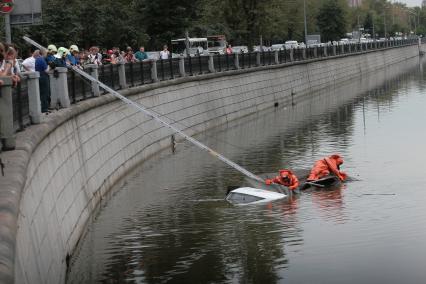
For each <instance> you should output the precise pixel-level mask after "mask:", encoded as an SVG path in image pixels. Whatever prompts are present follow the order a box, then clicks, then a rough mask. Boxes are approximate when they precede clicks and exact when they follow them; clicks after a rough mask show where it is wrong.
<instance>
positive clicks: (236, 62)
mask: <svg viewBox="0 0 426 284" xmlns="http://www.w3.org/2000/svg"><path fill="white" fill-rule="evenodd" d="M239 55H240V54H239V53H238V52H237V53H234V67H235V69H237V70H238V69H240V59H239Z"/></svg>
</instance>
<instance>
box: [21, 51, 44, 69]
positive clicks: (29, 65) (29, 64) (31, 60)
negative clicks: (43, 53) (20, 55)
mask: <svg viewBox="0 0 426 284" xmlns="http://www.w3.org/2000/svg"><path fill="white" fill-rule="evenodd" d="M39 56H40V50H38V49H36V50H35V51H34V52H33V54H32V56H30V57H28V58H27V59H25V60H24V61H22V66H24V69H25V71H28V72H35V61H36V58H37V57H39Z"/></svg>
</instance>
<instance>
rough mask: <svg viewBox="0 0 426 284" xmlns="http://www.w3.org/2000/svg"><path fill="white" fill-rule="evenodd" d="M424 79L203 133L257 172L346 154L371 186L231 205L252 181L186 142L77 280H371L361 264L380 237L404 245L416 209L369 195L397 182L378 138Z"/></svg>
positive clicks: (379, 82) (413, 66)
mask: <svg viewBox="0 0 426 284" xmlns="http://www.w3.org/2000/svg"><path fill="white" fill-rule="evenodd" d="M423 77H424V74H423V73H422V72H420V73H419V67H418V61H417V62H416V60H415V59H413V60H411V61H407V62H406V64H401V66H394V67H393V68H388V69H386V70H384V71H377V72H375V73H374V74H368V75H367V76H363V77H362V78H360V79H355V80H353V81H348V82H346V84H344V85H342V86H335V87H333V88H327V89H324V90H322V91H320V92H317V93H313V94H311V96H309V97H301V96H298V95H297V94H296V95H295V96H294V98H293V102H294V104H293V105H291V106H288V107H285V108H278V109H276V110H273V111H270V112H266V113H262V114H259V115H254V116H250V117H247V118H244V119H242V120H239V121H236V122H232V123H230V124H229V125H227V126H224V127H221V128H218V129H215V130H213V131H211V132H209V133H205V134H202V135H199V136H198V138H199V139H200V140H201V141H203V142H205V143H206V144H207V145H209V146H211V147H212V148H214V149H217V150H218V151H219V152H221V153H223V154H224V155H225V156H227V157H229V158H230V159H232V160H234V161H235V162H237V163H238V164H241V165H243V166H244V167H246V168H247V169H248V170H250V171H253V172H255V173H267V172H276V171H277V170H278V169H280V168H286V167H289V168H295V169H296V168H302V169H303V168H304V169H307V168H309V167H311V166H312V164H313V162H314V161H315V160H317V159H319V158H321V157H323V156H326V155H329V154H332V153H334V152H340V153H341V154H342V155H343V156H344V157H345V168H344V170H345V171H346V172H348V173H350V174H351V175H353V176H354V177H358V178H359V177H361V176H362V178H360V179H359V180H358V181H356V182H353V183H348V184H346V186H345V187H341V188H338V189H335V190H333V191H324V190H320V191H316V190H311V191H307V192H304V193H303V194H301V195H299V196H292V197H291V198H287V199H284V200H279V201H276V202H272V203H268V204H264V205H260V206H232V205H230V204H228V203H226V202H225V201H224V200H223V198H224V195H225V191H226V188H227V186H228V185H238V184H241V183H243V182H244V177H242V176H241V175H240V174H238V173H236V172H235V171H233V170H230V169H229V168H227V167H224V165H223V164H222V163H221V162H220V161H216V160H213V159H212V158H211V157H209V156H208V155H206V154H205V153H203V152H201V151H199V150H198V149H196V148H194V147H192V146H190V145H188V144H186V143H183V144H179V145H178V146H177V152H176V153H175V154H173V155H172V154H171V153H169V152H163V153H161V155H159V156H157V157H154V158H153V159H151V160H150V161H148V162H146V163H144V164H143V165H141V166H140V167H139V168H138V169H137V170H135V171H134V172H133V173H131V174H130V175H129V176H128V177H127V178H126V179H125V181H126V183H125V184H124V185H122V186H120V187H119V189H120V190H119V191H117V193H116V194H115V195H114V196H113V197H112V198H111V200H110V201H109V202H108V203H107V205H106V206H105V207H104V208H103V209H102V210H101V213H100V214H99V216H98V217H97V220H95V221H94V223H93V224H92V225H91V226H90V228H89V232H88V234H87V235H86V237H85V238H84V240H83V242H82V245H81V247H80V248H79V250H78V252H77V253H76V255H75V257H74V258H73V265H72V268H71V271H70V273H69V275H68V277H69V279H68V283H96V282H97V283H123V282H129V283H207V282H209V283H277V282H289V283H317V282H318V281H317V280H318V279H322V280H324V283H355V279H356V278H353V279H354V280H353V281H352V280H351V279H352V278H351V277H349V274H348V272H347V271H360V272H361V273H364V275H369V276H371V277H373V276H374V275H373V276H372V275H371V274H368V273H365V272H366V271H367V270H366V269H367V268H366V267H365V265H360V264H359V263H361V262H362V260H363V259H365V257H366V255H367V252H366V251H365V249H363V247H368V246H371V247H373V249H372V248H371V247H370V250H371V251H376V252H377V253H379V252H378V250H379V249H380V250H382V247H381V246H382V244H381V243H380V238H383V237H384V236H387V234H388V233H389V232H392V233H393V236H392V237H393V238H395V236H396V235H398V233H395V230H396V229H395V228H394V227H395V226H397V227H398V228H399V227H401V226H402V227H404V226H406V225H402V222H401V220H399V219H398V218H394V217H395V216H394V211H393V209H394V208H396V207H398V208H400V206H409V205H410V204H411V203H410V202H409V200H408V199H407V200H405V201H404V200H401V198H400V197H399V196H398V197H399V198H398V199H397V200H395V199H396V198H395V199H390V198H394V196H380V195H377V196H375V198H369V199H366V198H365V196H364V197H362V196H363V195H362V194H363V193H365V194H368V193H372V192H374V190H379V191H380V192H391V193H392V192H393V191H396V190H394V187H397V186H396V183H395V181H394V180H392V177H390V178H389V176H387V179H386V180H387V181H389V182H390V181H392V182H390V185H388V184H386V183H383V181H382V180H384V179H382V180H379V179H377V178H376V177H375V176H377V175H382V176H386V175H387V174H388V172H387V169H386V165H385V164H384V163H383V162H382V161H383V160H384V159H386V158H384V157H387V153H388V152H385V153H381V154H380V155H379V154H372V153H371V151H373V150H374V151H375V152H380V151H381V150H384V149H389V146H386V145H384V144H383V145H382V146H381V145H376V144H377V143H374V142H372V141H375V140H374V139H376V140H378V139H379V138H380V137H382V136H384V135H385V134H383V133H381V132H380V131H381V130H380V129H381V128H387V131H389V129H392V125H389V126H388V125H387V124H386V125H384V124H383V123H385V122H386V121H387V119H388V117H389V116H392V117H393V116H396V117H398V116H399V115H400V114H399V113H398V112H397V111H396V110H397V109H398V108H400V107H401V105H402V104H403V103H404V100H405V99H407V98H409V97H410V96H412V91H411V90H412V88H413V86H415V87H416V88H417V87H418V88H419V89H420V90H422V89H424V87H425V84H424V83H419V82H423ZM417 125H418V124H417ZM385 126H386V127H385ZM386 133H389V132H386ZM376 134H377V135H376ZM386 135H387V134H386ZM398 142H399V140H398ZM370 145H374V148H372V147H373V146H370ZM415 146H416V147H418V146H417V145H415ZM370 148H371V149H372V150H370ZM394 159H396V158H394ZM379 161H380V163H379V164H377V163H378V162H379ZM398 161H400V160H398ZM392 162H393V161H392ZM378 167H380V172H375V169H377V168H378ZM373 172H375V173H374V175H373V174H372V173H373ZM412 175H413V176H414V177H417V178H418V176H419V175H418V172H417V175H415V174H414V173H413V174H412ZM367 180H368V182H367ZM421 180H422V179H421ZM417 181H418V180H417ZM372 184H374V188H373V186H372ZM382 188H383V189H382ZM383 198H388V199H387V200H386V201H384V199H383ZM418 199H419V200H423V199H425V201H426V198H424V196H418ZM384 202H386V204H387V206H388V207H386V206H383V205H382V204H384ZM407 204H409V205H407ZM374 208H382V209H383V212H379V213H378V212H377V211H374ZM372 210H373V211H372ZM387 210H390V211H387ZM371 216H374V219H373V218H372V217H371ZM389 216H392V222H390V224H389V225H388V224H387V223H386V222H388V221H389V218H390V217H389ZM405 217H407V216H406V215H405ZM403 219H404V218H403ZM415 219H416V221H417V222H418V223H417V226H421V225H423V224H424V223H423V221H421V220H419V218H418V217H417V218H415ZM360 220H362V222H361V221H360ZM377 220H380V222H379V221H377ZM384 220H385V221H384ZM424 225H425V227H426V224H424ZM372 228H374V229H372ZM407 230H409V228H407ZM411 230H412V229H411ZM424 235H425V237H426V233H425V234H424ZM337 236H338V237H337ZM330 240H332V241H330ZM393 240H394V239H393ZM331 251H333V254H331ZM420 251H422V250H420ZM425 255H426V254H425ZM381 256H389V255H388V254H387V253H386V254H385V253H383V252H381ZM418 258H419V259H420V260H422V259H423V258H422V257H420V256H419V257H418ZM343 260H344V261H343ZM375 264H376V263H375ZM336 267H337V268H339V269H341V270H339V271H335V269H336ZM378 267H379V268H380V267H381V266H378ZM383 267H384V268H383V269H385V268H386V269H388V268H389V267H392V266H391V264H389V265H387V266H386V265H385V266H383ZM351 269H352V270H351ZM345 271H346V274H345ZM407 271H408V270H407ZM416 273H417V274H416V275H418V274H419V273H420V272H419V271H416ZM404 275H405V274H404ZM333 277H335V278H333ZM390 278H391V277H390ZM359 279H364V280H366V279H367V280H368V278H366V277H360V278H359ZM371 279H375V278H374V277H373V278H371ZM379 279H380V277H379ZM391 279H392V278H391ZM395 279H398V278H395ZM338 280H340V281H341V282H338ZM389 283H397V282H392V281H391V282H389Z"/></svg>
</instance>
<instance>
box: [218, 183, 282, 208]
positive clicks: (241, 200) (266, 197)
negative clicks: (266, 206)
mask: <svg viewBox="0 0 426 284" xmlns="http://www.w3.org/2000/svg"><path fill="white" fill-rule="evenodd" d="M286 196H287V195H285V194H283V193H278V192H274V191H270V190H264V189H258V188H253V187H240V188H237V189H234V190H232V191H230V192H229V193H228V195H227V196H226V201H228V202H230V203H232V204H238V205H247V204H258V203H265V202H270V201H274V200H278V199H282V198H284V197H286Z"/></svg>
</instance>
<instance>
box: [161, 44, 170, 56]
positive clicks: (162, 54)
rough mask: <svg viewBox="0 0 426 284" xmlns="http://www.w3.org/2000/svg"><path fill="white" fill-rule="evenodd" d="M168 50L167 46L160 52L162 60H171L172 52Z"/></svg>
mask: <svg viewBox="0 0 426 284" xmlns="http://www.w3.org/2000/svg"><path fill="white" fill-rule="evenodd" d="M167 48H168V47H167V45H164V46H163V50H162V51H160V59H169V56H170V51H169V50H168V49H167Z"/></svg>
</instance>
